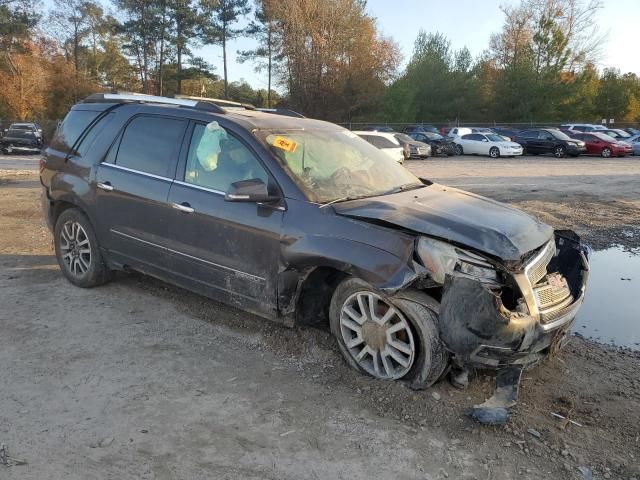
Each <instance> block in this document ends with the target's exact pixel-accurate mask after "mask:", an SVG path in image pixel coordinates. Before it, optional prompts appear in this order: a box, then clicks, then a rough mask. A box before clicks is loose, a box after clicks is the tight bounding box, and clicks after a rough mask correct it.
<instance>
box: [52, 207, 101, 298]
mask: <svg viewBox="0 0 640 480" xmlns="http://www.w3.org/2000/svg"><path fill="white" fill-rule="evenodd" d="M54 245H55V250H56V260H57V261H58V265H59V266H60V270H62V273H63V274H64V276H65V277H67V280H69V281H70V282H71V283H73V284H74V285H77V286H78V287H84V288H87V287H95V286H97V285H102V284H103V283H105V282H107V281H108V280H109V277H110V275H109V274H110V272H109V269H108V268H107V266H106V264H105V262H104V259H103V258H102V254H101V253H100V248H99V246H98V239H97V238H96V235H95V233H94V231H93V227H92V225H91V223H90V222H89V219H88V218H87V216H86V215H85V214H84V213H82V212H81V211H80V210H78V209H76V208H70V209H68V210H65V211H64V212H62V213H61V214H60V216H59V217H58V220H57V221H56V225H55V229H54Z"/></svg>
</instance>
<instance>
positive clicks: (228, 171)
mask: <svg viewBox="0 0 640 480" xmlns="http://www.w3.org/2000/svg"><path fill="white" fill-rule="evenodd" d="M212 123H215V122H212ZM210 125H211V124H210ZM254 178H259V179H260V180H262V181H263V182H264V183H265V184H267V183H268V180H269V176H268V175H267V172H266V170H265V169H264V167H263V166H262V165H261V164H260V162H259V161H258V159H257V158H256V157H255V155H254V154H253V152H251V151H250V150H249V149H248V148H247V147H246V146H245V145H244V144H243V143H242V142H241V141H240V140H239V139H238V138H236V137H235V136H234V135H233V134H231V133H229V132H228V131H227V130H225V129H224V128H222V127H220V126H219V125H216V127H215V128H208V127H207V126H205V125H202V124H198V125H196V126H195V128H194V129H193V135H192V136H191V142H190V145H189V154H188V156H187V167H186V171H185V174H184V181H185V182H187V183H191V184H194V185H199V186H201V187H206V188H210V189H212V190H218V191H221V192H226V191H227V190H228V189H229V186H230V185H231V184H232V183H234V182H238V181H240V180H251V179H254Z"/></svg>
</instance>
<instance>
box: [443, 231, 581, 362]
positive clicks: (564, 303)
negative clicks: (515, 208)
mask: <svg viewBox="0 0 640 480" xmlns="http://www.w3.org/2000/svg"><path fill="white" fill-rule="evenodd" d="M587 256H588V249H587V247H585V246H584V245H582V244H581V243H580V241H579V238H578V237H577V235H575V233H573V232H568V231H558V232H556V234H555V241H553V240H551V241H549V242H548V243H547V244H545V245H544V246H542V247H541V248H539V249H537V250H536V251H534V252H531V253H530V254H528V255H525V258H524V260H523V261H522V262H521V263H520V264H517V265H511V266H505V267H504V269H503V271H502V272H501V276H502V279H503V285H501V286H492V285H488V284H486V283H483V282H481V281H479V280H478V279H475V278H470V277H468V276H461V275H447V277H446V280H445V283H444V288H443V294H442V299H441V310H440V319H439V322H440V330H441V332H440V333H441V338H442V340H443V341H444V343H445V344H446V346H447V348H448V349H449V350H450V351H451V352H452V353H453V355H454V360H455V362H456V363H457V364H458V365H460V366H463V365H464V366H478V367H490V368H501V367H504V366H508V365H520V366H528V365H531V364H534V363H536V362H538V361H539V360H541V359H542V358H544V357H545V356H546V355H547V354H548V353H550V352H551V351H553V349H555V348H557V347H559V346H560V345H561V344H562V340H563V338H564V337H565V335H566V333H567V331H568V330H569V328H570V327H571V325H572V323H573V320H574V318H575V316H576V314H577V312H578V309H579V308H580V306H581V304H582V301H583V297H584V291H585V288H586V283H587V278H588V274H589V264H588V258H587Z"/></svg>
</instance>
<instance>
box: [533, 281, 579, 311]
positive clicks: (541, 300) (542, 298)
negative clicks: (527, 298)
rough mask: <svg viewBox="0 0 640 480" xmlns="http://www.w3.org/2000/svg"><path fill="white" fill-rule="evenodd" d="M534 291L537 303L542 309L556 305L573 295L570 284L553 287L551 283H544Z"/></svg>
mask: <svg viewBox="0 0 640 480" xmlns="http://www.w3.org/2000/svg"><path fill="white" fill-rule="evenodd" d="M533 293H534V294H535V296H536V303H537V304H538V307H540V309H545V308H549V307H551V306H553V305H556V304H558V303H560V302H562V301H563V300H565V299H566V298H567V297H569V296H570V295H571V291H570V290H569V286H568V285H566V284H565V285H563V286H562V287H560V288H557V287H552V286H551V285H543V286H541V287H537V288H534V289H533Z"/></svg>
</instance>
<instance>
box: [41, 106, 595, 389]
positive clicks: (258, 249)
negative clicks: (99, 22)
mask: <svg viewBox="0 0 640 480" xmlns="http://www.w3.org/2000/svg"><path fill="white" fill-rule="evenodd" d="M227 104H228V102H227ZM227 104H225V105H227ZM41 182H42V185H43V187H44V188H43V207H44V212H45V215H46V218H47V219H48V222H49V224H50V225H51V228H52V230H53V236H54V245H55V253H56V258H57V261H58V264H59V266H60V268H61V270H62V272H63V273H64V275H65V276H66V278H67V279H68V280H69V281H70V282H71V283H73V284H75V285H77V286H80V287H92V286H96V285H100V284H102V283H104V282H106V281H107V280H108V279H109V278H110V272H112V271H113V270H129V269H131V270H136V271H140V272H143V273H146V274H149V275H152V276H155V277H158V278H160V279H163V280H165V281H168V282H171V283H173V284H176V285H179V286H181V287H184V288H187V289H189V290H193V291H195V292H199V293H201V294H203V295H206V296H208V297H210V298H213V299H215V300H218V301H221V302H225V303H228V304H230V305H233V306H235V307H238V308H242V309H245V310H248V311H251V312H254V313H256V314H259V315H262V316H264V317H267V318H269V319H273V320H277V321H281V322H284V323H286V324H289V325H292V324H293V323H294V322H305V323H308V324H314V325H327V326H329V328H330V329H331V331H332V333H333V334H334V336H335V338H336V340H337V343H338V346H339V348H340V350H341V352H342V354H343V355H344V357H345V359H346V361H347V362H348V363H349V364H350V365H351V366H353V367H354V368H356V369H358V370H360V371H362V372H366V373H368V374H370V375H372V376H374V377H376V378H380V379H404V380H407V381H410V382H411V384H412V386H413V387H415V388H420V387H426V386H428V385H430V384H432V383H433V382H435V381H436V380H437V379H438V378H440V376H441V375H442V374H443V372H445V371H446V370H447V367H448V366H449V365H450V364H451V363H452V362H453V363H454V364H455V365H457V366H459V367H462V366H483V367H493V368H501V367H504V366H513V365H516V366H525V365H531V364H533V363H536V362H537V361H539V360H540V359H541V358H543V357H544V356H545V354H547V353H548V352H549V351H551V350H553V349H554V348H555V347H556V346H558V345H560V343H561V340H562V338H563V337H564V335H565V334H566V332H567V330H568V329H569V328H570V326H571V324H572V321H573V319H574V317H575V315H576V312H577V311H578V308H579V307H580V305H581V303H582V300H583V295H584V290H585V285H586V280H587V274H588V272H587V271H588V264H587V258H586V256H585V252H586V250H585V247H583V246H582V245H581V244H580V242H579V239H578V237H577V236H576V235H575V234H574V233H573V232H569V231H556V232H554V231H553V229H552V228H551V227H549V226H548V225H545V224H543V223H541V222H539V221H537V220H536V219H534V218H532V217H530V216H529V215H527V214H525V213H523V212H521V211H519V210H516V209H514V208H512V207H509V206H507V205H503V204H500V203H497V202H494V201H492V200H488V199H485V198H482V197H479V196H477V195H473V194H470V193H467V192H464V191H461V190H457V189H455V188H450V187H444V186H442V185H438V184H435V183H433V182H431V181H429V180H426V179H419V178H417V177H415V176H414V175H413V174H411V173H410V172H409V171H408V170H406V169H405V168H404V167H402V166H401V165H399V164H398V163H397V162H396V161H394V160H393V159H392V158H390V157H388V156H387V155H386V154H385V153H384V152H382V151H380V150H378V149H377V148H375V147H374V146H372V145H370V144H369V143H367V142H366V141H364V140H362V139H361V138H359V137H358V136H357V135H356V134H354V133H353V132H350V131H348V130H346V129H344V128H342V127H339V126H337V125H333V124H330V123H326V122H321V121H317V120H311V119H305V118H294V117H287V116H281V115H274V114H273V113H268V112H258V111H255V110H252V109H251V108H250V107H248V106H245V109H241V108H233V109H231V108H229V109H227V108H223V107H221V106H220V105H218V104H216V102H215V101H214V100H210V99H196V98H180V99H176V98H164V97H152V96H146V95H133V94H128V95H114V94H97V95H94V96H92V97H89V98H88V99H87V100H85V101H84V102H83V103H79V104H77V105H75V106H74V107H73V108H72V109H71V111H70V112H69V113H68V115H67V116H66V118H65V119H64V121H63V122H62V124H61V125H60V127H59V129H58V131H57V133H56V135H55V138H54V139H53V141H52V142H51V145H50V146H49V147H48V148H47V149H46V152H45V155H44V159H43V161H42V164H41ZM212 308H215V307H213V306H212Z"/></svg>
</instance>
